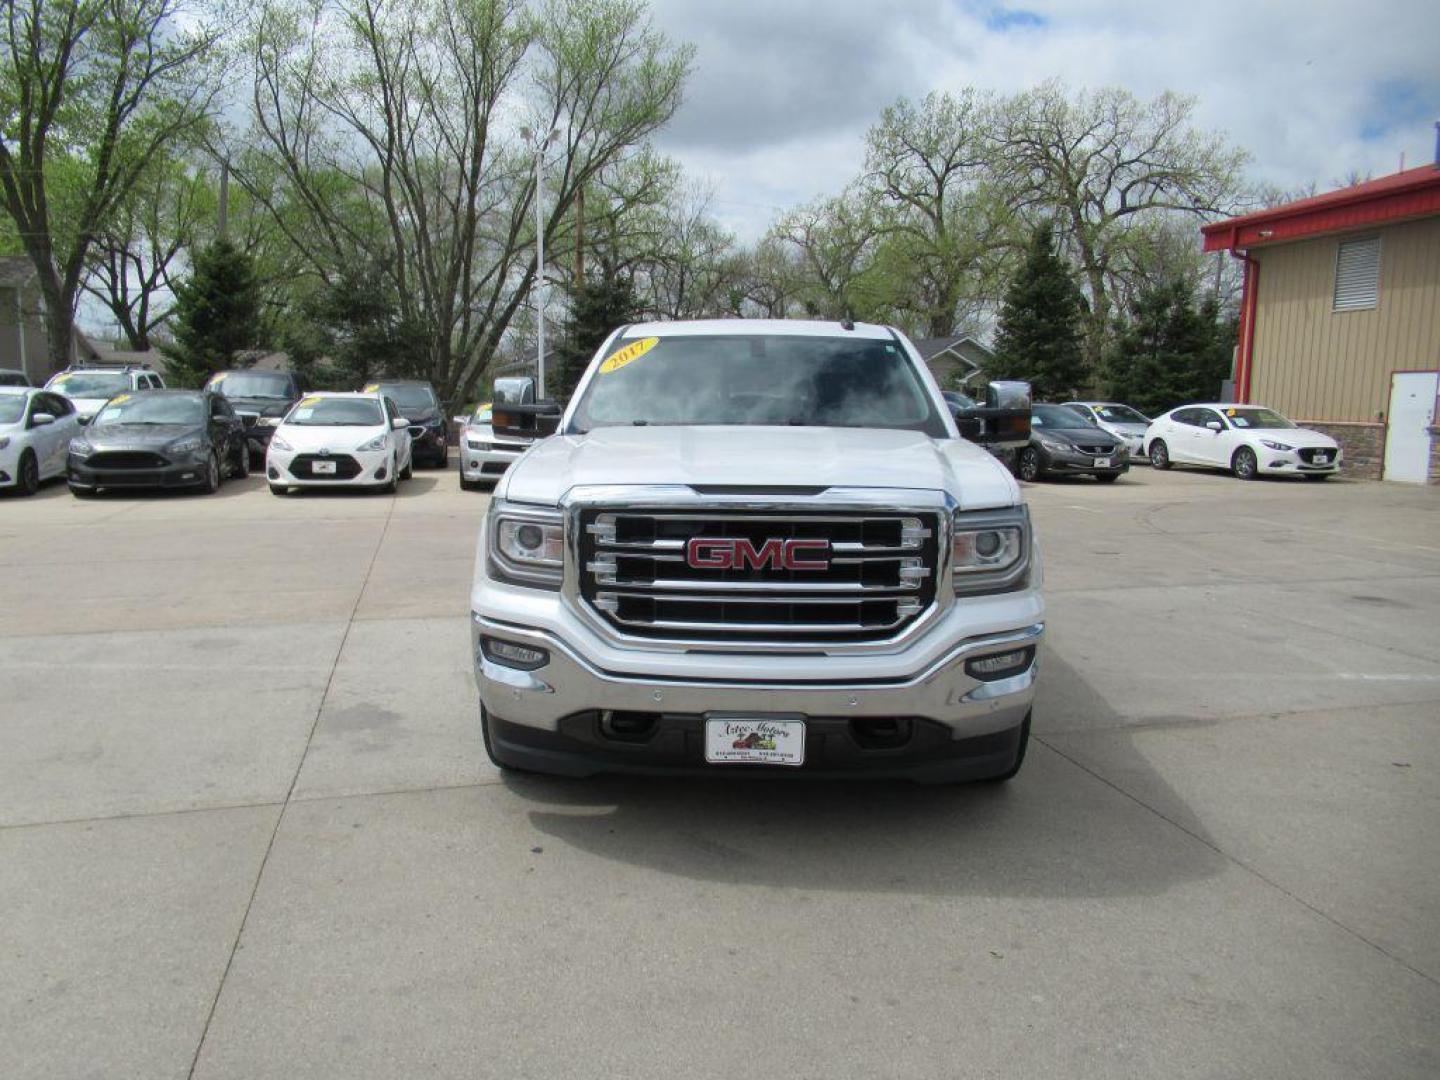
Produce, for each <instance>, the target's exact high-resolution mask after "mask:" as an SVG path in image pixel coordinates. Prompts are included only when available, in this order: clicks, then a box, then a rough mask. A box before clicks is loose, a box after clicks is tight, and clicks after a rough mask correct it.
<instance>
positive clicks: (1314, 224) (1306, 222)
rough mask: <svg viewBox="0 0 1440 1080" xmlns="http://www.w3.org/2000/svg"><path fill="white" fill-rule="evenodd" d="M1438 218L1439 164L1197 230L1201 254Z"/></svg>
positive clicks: (1422, 166)
mask: <svg viewBox="0 0 1440 1080" xmlns="http://www.w3.org/2000/svg"><path fill="white" fill-rule="evenodd" d="M1431 214H1440V166H1436V165H1421V166H1419V167H1417V168H1414V169H1406V170H1405V171H1403V172H1397V173H1392V174H1391V175H1390V176H1382V177H1380V179H1378V180H1367V181H1366V182H1365V183H1363V184H1355V185H1354V186H1353V187H1347V188H1341V189H1340V190H1339V191H1330V192H1326V193H1325V194H1324V195H1316V196H1313V197H1312V198H1309V199H1300V200H1298V201H1296V202H1292V203H1286V204H1285V205H1283V206H1276V207H1273V208H1272V209H1269V210H1261V211H1259V212H1257V213H1254V214H1246V215H1244V216H1243V217H1235V218H1230V219H1228V220H1226V221H1217V222H1215V224H1213V225H1206V226H1204V227H1203V228H1201V230H1200V231H1201V232H1202V233H1204V235H1205V250H1206V251H1225V250H1226V249H1235V248H1254V247H1261V246H1263V245H1266V244H1281V243H1284V242H1286V241H1288V240H1301V239H1305V238H1308V237H1311V236H1319V235H1321V234H1323V233H1334V232H1344V231H1346V230H1348V229H1363V228H1366V227H1367V226H1371V225H1379V224H1384V223H1388V222H1394V221H1402V220H1405V219H1407V218H1418V217H1427V216H1429V215H1431Z"/></svg>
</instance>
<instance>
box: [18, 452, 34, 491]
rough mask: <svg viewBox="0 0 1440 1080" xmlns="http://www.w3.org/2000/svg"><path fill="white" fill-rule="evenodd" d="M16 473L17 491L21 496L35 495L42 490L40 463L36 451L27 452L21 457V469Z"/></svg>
mask: <svg viewBox="0 0 1440 1080" xmlns="http://www.w3.org/2000/svg"><path fill="white" fill-rule="evenodd" d="M16 472H17V474H18V475H17V476H16V477H15V489H16V490H17V491H19V492H20V494H21V495H34V494H35V493H36V492H37V491H39V490H40V463H39V461H37V460H36V458H35V451H33V450H26V451H25V452H24V453H23V454H21V455H20V468H19V469H17V470H16Z"/></svg>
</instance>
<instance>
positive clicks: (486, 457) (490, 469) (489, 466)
mask: <svg viewBox="0 0 1440 1080" xmlns="http://www.w3.org/2000/svg"><path fill="white" fill-rule="evenodd" d="M481 445H482V446H487V447H489V449H486V450H478V449H476V448H475V447H474V446H472V445H471V443H470V440H468V439H465V438H463V437H462V438H461V439H460V476H461V478H462V479H465V480H499V479H500V477H502V476H504V475H505V470H506V469H508V468H510V466H511V465H513V464H514V463H515V462H516V461H518V460H519V459H520V455H521V454H522V453H524V451H523V450H514V451H511V450H496V449H495V448H494V445H493V444H491V443H482V444H481Z"/></svg>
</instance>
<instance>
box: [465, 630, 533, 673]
mask: <svg viewBox="0 0 1440 1080" xmlns="http://www.w3.org/2000/svg"><path fill="white" fill-rule="evenodd" d="M480 652H481V653H482V654H483V655H484V657H485V659H486V660H489V661H491V662H492V663H495V664H502V665H504V666H505V667H512V668H519V669H520V670H521V671H534V670H535V669H536V668H538V667H544V666H545V665H546V664H548V663H549V662H550V653H549V652H548V651H547V650H545V649H535V648H532V647H530V646H529V645H517V644H516V643H515V642H513V641H501V640H500V639H499V638H493V637H482V638H481V639H480Z"/></svg>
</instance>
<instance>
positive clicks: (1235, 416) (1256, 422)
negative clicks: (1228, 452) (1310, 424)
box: [1224, 409, 1295, 428]
mask: <svg viewBox="0 0 1440 1080" xmlns="http://www.w3.org/2000/svg"><path fill="white" fill-rule="evenodd" d="M1224 411H1225V417H1226V419H1228V420H1229V421H1230V423H1232V424H1234V425H1235V426H1236V427H1237V428H1293V427H1294V426H1295V425H1294V424H1292V423H1291V422H1290V421H1289V420H1286V419H1285V417H1283V416H1281V415H1280V414H1279V413H1278V412H1276V411H1275V410H1274V409H1226V410H1224Z"/></svg>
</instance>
